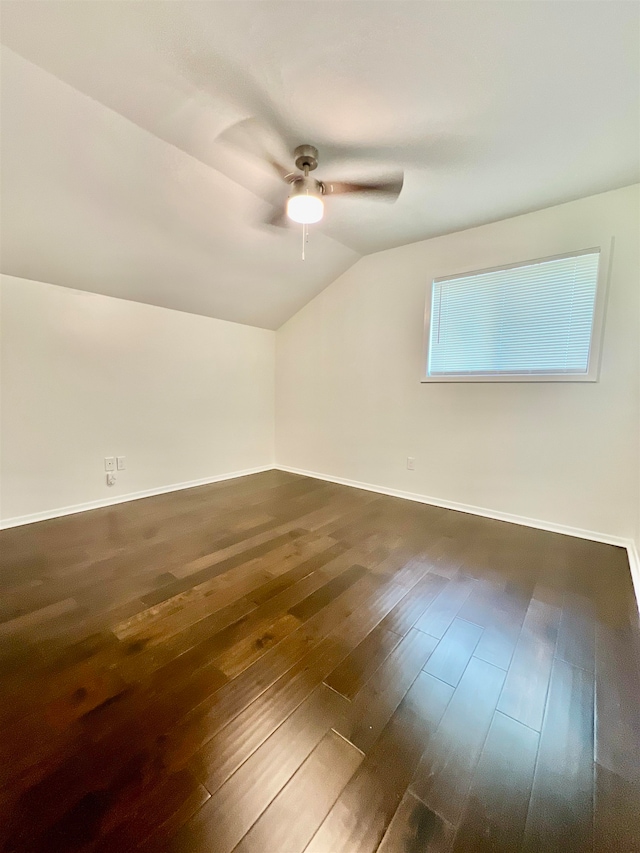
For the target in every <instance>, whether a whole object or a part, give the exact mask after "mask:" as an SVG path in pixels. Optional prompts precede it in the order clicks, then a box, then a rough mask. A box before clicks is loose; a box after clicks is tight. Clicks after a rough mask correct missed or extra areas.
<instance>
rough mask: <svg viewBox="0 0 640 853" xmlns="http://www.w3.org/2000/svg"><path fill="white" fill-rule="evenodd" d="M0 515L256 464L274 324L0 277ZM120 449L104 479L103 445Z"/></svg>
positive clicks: (270, 397)
mask: <svg viewBox="0 0 640 853" xmlns="http://www.w3.org/2000/svg"><path fill="white" fill-rule="evenodd" d="M0 288H1V290H0V295H1V299H2V312H1V324H2V325H1V331H2V334H1V339H2V340H1V342H2V361H1V366H2V373H1V386H0V388H1V395H0V396H1V399H2V409H1V412H2V431H1V433H0V436H1V439H2V447H1V456H0V473H1V481H0V497H1V504H0V519H2V520H4V521H5V523H6V521H7V520H8V519H12V518H15V517H20V516H25V515H32V514H36V513H46V512H50V511H54V510H57V509H61V508H65V507H70V506H74V505H77V504H85V503H87V502H93V501H104V500H111V499H113V498H117V497H122V496H124V495H127V494H131V493H137V492H140V491H146V490H155V489H160V488H163V487H166V486H171V485H174V484H180V483H184V482H189V481H193V480H201V479H208V478H214V477H216V476H218V475H223V474H227V473H230V472H235V471H239V470H246V469H252V468H256V467H264V466H270V465H271V464H272V463H273V441H274V435H273V434H274V356H275V333H274V332H271V331H267V330H264V329H257V328H254V327H251V326H243V325H238V324H236V323H229V322H225V321H222V320H214V319H211V318H208V317H201V316H196V315H193V314H185V313H181V312H179V311H172V310H168V309H165V308H157V307H154V306H151V305H142V304H139V303H136V302H128V301H125V300H122V299H114V298H112V297H107V296H99V295H96V294H92V293H85V292H80V291H77V290H71V289H68V288H64V287H56V286H54V285H50V284H42V283H39V282H34V281H27V280H25V279H19V278H14V277H12V276H2V277H1V278H0ZM113 455H124V456H126V459H127V469H126V471H122V472H118V473H117V483H116V485H115V486H113V487H107V485H106V482H105V473H104V466H103V457H105V456H113Z"/></svg>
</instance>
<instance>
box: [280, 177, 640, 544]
mask: <svg viewBox="0 0 640 853" xmlns="http://www.w3.org/2000/svg"><path fill="white" fill-rule="evenodd" d="M638 209H639V194H638V187H637V186H636V187H629V188H625V189H621V190H616V191H613V192H609V193H604V194H602V195H598V196H593V197H591V198H586V199H582V200H579V201H575V202H571V203H569V204H563V205H560V206H557V207H554V208H550V209H547V210H542V211H538V212H535V213H530V214H526V215H524V216H519V217H516V218H513V219H510V220H505V221H502V222H497V223H493V224H490V225H486V226H482V227H480V228H474V229H471V230H468V231H463V232H459V233H455V234H450V235H448V236H445V237H438V238H435V239H432V240H427V241H424V242H421V243H414V244H412V245H409V246H404V247H401V248H398V249H392V250H389V251H385V252H381V253H378V254H375V255H369V256H368V257H365V258H363V259H362V260H360V261H358V263H357V264H356V265H355V266H354V267H352V268H351V269H350V270H349V271H348V272H346V273H345V274H344V275H342V276H341V277H340V278H339V279H338V280H337V281H335V282H334V283H333V284H332V285H331V286H329V287H328V288H327V289H326V290H325V291H323V292H322V293H321V294H320V295H319V296H318V297H316V298H315V299H314V300H313V302H311V303H309V304H308V305H307V306H306V307H305V308H303V309H302V310H301V311H300V312H299V313H298V314H296V315H295V316H294V317H293V318H292V319H291V320H289V321H288V322H287V323H286V324H285V325H284V326H282V328H281V329H280V330H279V331H278V333H277V346H276V350H277V355H276V412H277V431H276V459H277V461H278V463H279V464H281V465H284V466H290V467H293V468H295V469H299V470H304V471H308V472H315V473H319V474H322V475H326V476H330V477H339V478H345V479H348V480H353V481H359V482H362V483H367V484H372V485H375V486H379V487H383V488H387V489H397V490H401V491H404V492H411V493H414V494H419V495H423V496H427V497H430V498H433V499H435V500H436V501H438V500H439V501H445V502H448V501H450V502H454V503H460V504H464V505H467V506H475V507H478V508H481V509H484V510H488V511H490V512H499V513H507V514H512V515H517V516H521V517H525V518H528V519H535V520H538V521H541V522H549V523H552V524H560V525H567V526H569V527H572V528H580V529H583V530H588V531H593V532H595V533H597V534H604V535H608V536H613V537H624V538H634V537H635V538H636V540H638V539H639V538H640V530H638V497H639V494H638V493H639V485H640V484H639V483H638V468H639V454H640V448H639V436H640V417H639V411H640V409H639V406H640V404H639V396H640V372H639V358H638V337H639V294H640V287H639V269H640V266H639V258H638V234H639V227H640V223H639V218H638ZM611 236H614V237H615V249H614V254H613V264H612V276H611V281H610V289H609V302H608V308H607V317H606V327H605V337H604V347H603V353H602V369H601V375H600V381H599V382H597V383H593V384H592V383H564V382H555V383H495V384H490V383H475V384H474V383H461V384H458V383H455V384H454V383H451V384H421V383H420V377H421V376H422V375H423V372H424V369H423V325H424V324H423V318H424V310H425V295H426V291H427V286H428V285H430V283H431V280H432V279H433V278H435V277H437V276H443V275H447V274H455V273H460V272H465V271H470V270H476V269H482V268H486V267H492V266H497V265H500V264H508V263H515V262H518V261H524V260H528V259H532V258H537V257H544V256H547V255H553V254H558V253H562V252H567V251H571V250H573V249H582V248H588V247H591V246H596V245H604V244H606V243H608V241H609V240H610V238H611ZM407 456H414V457H415V458H416V470H415V471H408V470H407V469H406V457H407Z"/></svg>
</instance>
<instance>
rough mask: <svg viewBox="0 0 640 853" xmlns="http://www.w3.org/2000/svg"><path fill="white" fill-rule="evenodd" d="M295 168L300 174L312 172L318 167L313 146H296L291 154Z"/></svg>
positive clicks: (315, 150) (316, 154)
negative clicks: (294, 161) (294, 159)
mask: <svg viewBox="0 0 640 853" xmlns="http://www.w3.org/2000/svg"><path fill="white" fill-rule="evenodd" d="M293 156H294V157H295V158H296V166H297V168H298V169H300V171H301V172H305V174H306V172H307V171H309V172H313V170H314V169H317V167H318V149H317V148H315V147H314V146H313V145H298V147H297V148H296V150H295V151H294V152H293Z"/></svg>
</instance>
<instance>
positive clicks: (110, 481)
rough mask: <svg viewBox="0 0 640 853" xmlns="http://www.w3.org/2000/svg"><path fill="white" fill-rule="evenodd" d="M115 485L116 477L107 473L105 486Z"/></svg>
mask: <svg viewBox="0 0 640 853" xmlns="http://www.w3.org/2000/svg"><path fill="white" fill-rule="evenodd" d="M115 483H116V475H115V474H112V473H111V472H109V473H108V474H107V486H115Z"/></svg>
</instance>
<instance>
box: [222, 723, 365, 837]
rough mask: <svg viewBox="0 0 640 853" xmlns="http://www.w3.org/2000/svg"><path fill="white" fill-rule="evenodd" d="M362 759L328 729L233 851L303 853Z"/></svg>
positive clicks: (360, 755) (358, 752)
mask: <svg viewBox="0 0 640 853" xmlns="http://www.w3.org/2000/svg"><path fill="white" fill-rule="evenodd" d="M362 759H363V755H362V753H361V752H360V751H359V750H357V749H356V748H355V747H354V746H353V745H352V744H350V743H349V742H348V741H346V740H344V738H342V737H340V735H338V734H336V733H335V732H334V731H330V732H328V733H327V734H326V735H325V736H324V737H323V739H322V740H321V741H320V743H319V744H318V745H317V746H316V748H315V749H314V750H313V752H312V753H311V754H310V755H309V757H308V758H307V759H306V761H304V762H303V763H302V765H301V766H300V769H299V770H298V771H297V773H296V774H295V775H294V776H293V777H292V778H291V779H290V780H289V782H287V784H286V785H285V786H284V788H283V789H282V790H281V791H280V793H279V794H278V796H277V797H276V798H275V799H274V801H273V802H272V803H271V805H270V806H269V807H268V808H267V809H266V811H264V812H263V813H262V815H261V816H260V817H259V818H258V820H257V821H256V822H255V823H254V825H253V826H252V827H251V829H250V830H249V832H248V833H247V834H246V835H245V836H244V838H243V839H242V841H241V842H240V843H239V844H238V845H237V846H236V847H235V848H234V853H265V851H269V850H274V851H276V850H279V851H283V853H284V851H286V853H302V851H303V850H304V848H305V847H306V845H307V844H308V842H309V841H310V840H311V838H312V837H313V836H314V834H315V833H316V831H317V829H318V827H319V826H320V824H321V823H322V822H323V820H324V819H325V817H326V816H327V814H328V812H329V810H330V809H331V807H332V806H333V804H334V803H335V801H336V800H337V798H338V797H339V795H340V793H341V792H342V789H343V788H344V787H345V785H346V784H347V782H348V781H349V779H351V777H352V776H353V774H354V773H355V771H356V770H357V768H358V766H359V765H360V763H361V762H362Z"/></svg>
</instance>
